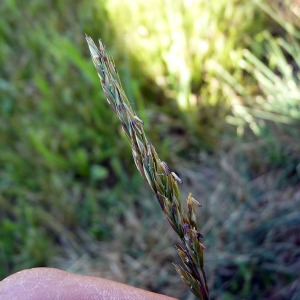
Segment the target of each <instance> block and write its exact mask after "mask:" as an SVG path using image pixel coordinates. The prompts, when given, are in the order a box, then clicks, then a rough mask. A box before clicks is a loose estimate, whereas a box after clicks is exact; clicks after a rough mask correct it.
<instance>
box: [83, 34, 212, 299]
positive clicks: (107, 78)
mask: <svg viewBox="0 0 300 300" xmlns="http://www.w3.org/2000/svg"><path fill="white" fill-rule="evenodd" d="M86 40H87V43H88V46H89V49H90V52H91V56H92V59H93V63H94V65H95V67H96V70H97V73H98V76H99V78H100V81H101V85H102V88H103V91H104V93H105V95H106V99H107V101H108V103H109V105H110V107H111V108H112V109H113V111H114V112H115V113H116V114H117V115H118V117H119V119H120V121H121V124H122V128H123V131H124V132H125V134H126V136H127V138H128V140H129V141H130V144H131V147H132V155H133V159H134V162H135V164H136V167H137V169H138V170H139V172H140V174H141V175H142V177H143V178H144V179H145V181H146V182H147V183H148V185H149V186H150V188H151V190H152V191H153V193H154V194H155V196H156V198H157V200H158V203H159V205H160V207H161V209H162V211H163V212H164V214H165V216H166V218H167V220H168V222H169V223H170V225H171V226H172V228H173V229H174V231H175V232H176V233H177V235H178V236H179V238H180V240H181V245H178V246H177V247H176V249H177V251H178V254H179V256H180V258H181V260H182V262H183V264H184V266H185V268H182V267H181V266H178V265H175V268H176V271H177V272H178V273H179V275H180V276H181V278H182V280H183V282H184V283H185V284H186V285H187V286H188V287H189V288H190V289H191V291H192V292H193V293H194V294H195V295H196V296H197V297H198V298H199V299H209V293H208V286H207V280H206V275H205V271H204V262H203V255H204V253H203V252H204V251H203V250H204V248H205V247H204V246H203V244H202V243H201V242H200V239H201V238H202V237H203V236H202V235H201V233H200V232H199V228H198V225H197V220H196V214H195V208H194V207H195V206H200V204H199V202H198V201H196V200H195V199H194V198H193V196H192V194H189V196H188V198H187V207H188V211H187V212H184V211H183V209H182V204H181V198H180V192H179V188H178V184H177V182H179V183H182V180H181V179H180V178H179V177H178V176H177V175H176V173H175V172H174V171H173V170H172V169H171V168H170V167H169V166H168V165H167V163H166V162H164V161H161V160H160V158H159V157H158V154H157V152H156V150H155V148H154V146H153V145H152V144H151V143H150V142H149V141H148V139H147V137H146V135H145V132H144V130H143V125H144V122H143V121H142V120H141V119H140V118H139V117H138V116H137V115H136V114H135V112H134V111H133V109H132V108H131V105H130V102H129V101H128V99H127V97H126V95H125V92H124V90H123V88H122V85H121V82H120V78H119V75H118V71H117V69H116V67H115V64H114V62H113V61H112V59H111V58H110V57H109V56H108V55H107V53H106V49H105V46H104V45H103V44H102V42H101V41H99V49H98V48H97V46H96V45H95V43H94V42H93V40H92V39H91V38H90V37H89V36H86Z"/></svg>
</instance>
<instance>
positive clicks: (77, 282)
mask: <svg viewBox="0 0 300 300" xmlns="http://www.w3.org/2000/svg"><path fill="white" fill-rule="evenodd" d="M0 299H1V300H29V299H30V300H46V299H51V300H58V299H59V300H77V299H78V300H79V299H80V300H84V299H86V300H92V299H94V300H101V299H103V300H104V299H105V300H121V299H124V300H126V299H128V300H129V299H130V300H150V299H155V300H174V299H175V298H171V297H167V296H164V295H160V294H155V293H152V292H148V291H145V290H142V289H139V288H135V287H132V286H129V285H126V284H122V283H118V282H115V281H111V280H107V279H103V278H97V277H91V276H84V275H79V274H73V273H68V272H65V271H62V270H58V269H53V268H34V269H28V270H23V271H20V272H18V273H15V274H13V275H11V276H9V277H7V278H5V279H4V280H2V281H0Z"/></svg>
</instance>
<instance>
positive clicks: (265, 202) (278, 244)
mask: <svg viewBox="0 0 300 300" xmlns="http://www.w3.org/2000/svg"><path fill="white" fill-rule="evenodd" d="M262 3H263V4H262ZM283 8H284V9H283ZM0 12H1V16H3V17H2V18H1V20H0V42H1V46H0V66H1V68H0V113H1V118H0V136H1V139H0V150H1V155H0V278H4V277H5V276H7V275H8V274H11V273H12V272H15V271H18V270H20V269H23V268H29V267H34V266H48V265H51V266H56V267H61V268H64V269H68V270H75V271H77V272H83V273H89V274H97V275H101V276H106V277H112V279H119V280H120V281H124V282H127V283H130V284H134V285H138V286H140V287H144V288H148V289H151V290H155V291H158V292H165V293H168V294H169V295H173V296H177V297H184V298H186V297H187V294H186V293H187V292H185V291H184V288H180V287H178V282H179V281H180V279H179V278H177V275H176V274H175V271H174V270H172V267H168V265H169V263H170V261H174V260H176V257H175V251H174V253H173V252H171V251H172V250H173V249H172V242H170V244H166V243H165V242H164V241H163V239H161V238H160V237H161V232H165V231H166V228H165V227H167V224H164V223H163V221H161V222H162V225H158V224H159V222H158V220H157V219H159V217H160V216H161V215H160V214H161V213H160V212H159V207H158V205H156V203H155V201H154V199H151V197H150V196H149V195H148V192H147V188H146V187H145V188H144V183H143V182H142V180H141V179H140V178H139V177H138V175H137V172H136V170H135V167H134V163H133V161H132V158H131V153H130V152H131V151H130V147H129V145H128V144H127V142H126V140H125V139H124V137H123V134H122V132H121V130H120V126H119V124H118V121H117V119H116V117H115V116H114V114H112V113H111V111H110V109H109V107H108V105H107V102H106V100H105V98H104V96H103V94H102V92H101V89H100V84H99V81H98V77H97V75H96V73H95V71H94V69H93V65H92V62H91V61H90V58H89V54H88V49H87V46H86V44H85V41H84V33H85V32H86V33H88V34H89V35H91V36H92V37H95V38H97V37H99V38H101V39H102V41H103V42H104V43H105V44H106V45H107V48H108V52H109V53H110V54H111V55H112V56H113V57H114V60H115V62H116V65H117V67H118V70H119V73H120V77H121V80H122V82H123V84H124V88H125V90H126V93H127V95H128V98H129V99H130V100H131V101H133V102H134V106H135V109H136V110H137V112H138V115H139V116H141V118H142V119H143V120H144V121H145V123H146V125H145V127H146V131H147V132H148V133H149V136H150V138H151V139H152V141H153V143H154V145H155V146H156V148H157V150H158V152H159V153H160V156H161V157H162V159H164V160H171V162H172V164H173V165H174V166H175V168H176V169H177V170H178V172H179V173H180V175H182V177H183V178H185V180H184V181H185V182H186V183H187V186H188V188H189V189H190V191H192V192H194V191H195V192H197V191H198V194H199V196H201V198H200V199H199V200H200V201H201V202H202V203H203V211H202V210H201V211H200V212H199V214H200V215H199V217H200V218H199V219H202V220H203V222H202V225H203V226H204V229H203V230H204V232H205V233H206V237H205V240H204V244H205V245H207V247H208V249H207V263H206V265H207V269H208V273H209V274H210V286H211V291H212V296H213V297H215V299H217V297H219V298H218V299H235V298H234V297H237V298H239V299H240V298H241V297H243V298H245V299H253V297H256V298H257V297H267V296H269V297H271V296H272V297H273V298H272V299H285V298H280V291H281V290H282V293H283V294H282V295H283V296H282V297H284V295H291V293H292V291H293V289H294V290H295V289H297V276H299V274H298V271H297V268H296V266H297V264H299V253H298V252H297V246H299V239H298V238H297V230H296V228H297V226H299V224H300V221H299V217H298V216H297V215H296V214H295V213H294V212H295V211H298V210H299V198H300V196H299V176H300V175H299V173H300V171H299V166H300V156H299V153H300V152H299V150H300V149H299V136H300V132H299V128H300V127H299V102H300V99H299V69H300V63H299V36H298V34H299V8H297V6H293V1H284V4H282V5H281V6H279V4H277V2H276V3H275V2H272V1H267V2H259V1H256V4H254V3H253V2H251V1H249V2H243V1H233V0H222V1H219V2H218V4H217V3H213V2H207V1H179V0H177V1H172V2H170V1H162V2H161V1H154V0H153V1H149V2H145V1H138V0H137V1H132V2H128V3H125V2H121V1H116V0H106V1H93V2H92V1H81V2H80V3H79V2H78V3H75V4H74V3H72V5H70V3H69V1H66V0H65V1H44V2H40V1H37V0H33V1H30V2H28V3H25V2H23V3H22V2H20V1H14V0H5V1H2V2H1V3H0ZM297 26H298V27H297ZM183 188H184V187H183ZM195 196H196V197H197V198H198V197H199V196H198V195H196V194H195ZM161 219H162V218H161ZM163 226H165V227H163ZM154 229H156V230H154ZM164 234H166V235H167V236H168V238H170V240H171V241H174V238H173V237H172V235H171V234H170V233H168V232H167V233H164ZM119 249H121V250H119ZM108 253H111V256H109V255H108ZM113 253H114V256H112V254H113ZM82 257H83V258H84V259H83V260H81V259H80V258H82ZM116 257H117V258H116ZM288 257H291V261H289V260H288ZM81 261H83V263H80V262H81ZM104 261H107V262H106V265H103V264H104ZM166 261H167V262H168V264H166ZM96 262H97V263H98V262H100V263H99V270H95V266H94V265H95V263H96ZM76 264H77V265H78V266H79V267H76V266H77V265H76ZM74 265H76V266H74ZM116 265H119V271H116V269H118V268H117V267H116ZM162 265H166V267H165V269H166V270H169V273H166V272H165V273H164V271H163V270H162V268H161V266H162ZM97 266H98V265H97ZM112 266H114V267H112ZM172 272H173V273H172ZM120 274H122V276H121V275H120ZM153 274H155V275H156V278H157V279H156V280H155V282H151V280H150V279H149V278H153ZM118 276H119V277H118ZM174 287H176V288H174ZM298 290H299V288H298ZM276 293H277V294H276ZM276 295H277V296H276ZM278 295H279V296H278ZM251 297H252V298H251ZM276 297H277V298H276ZM287 297H288V296H287ZM290 298H291V297H290Z"/></svg>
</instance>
